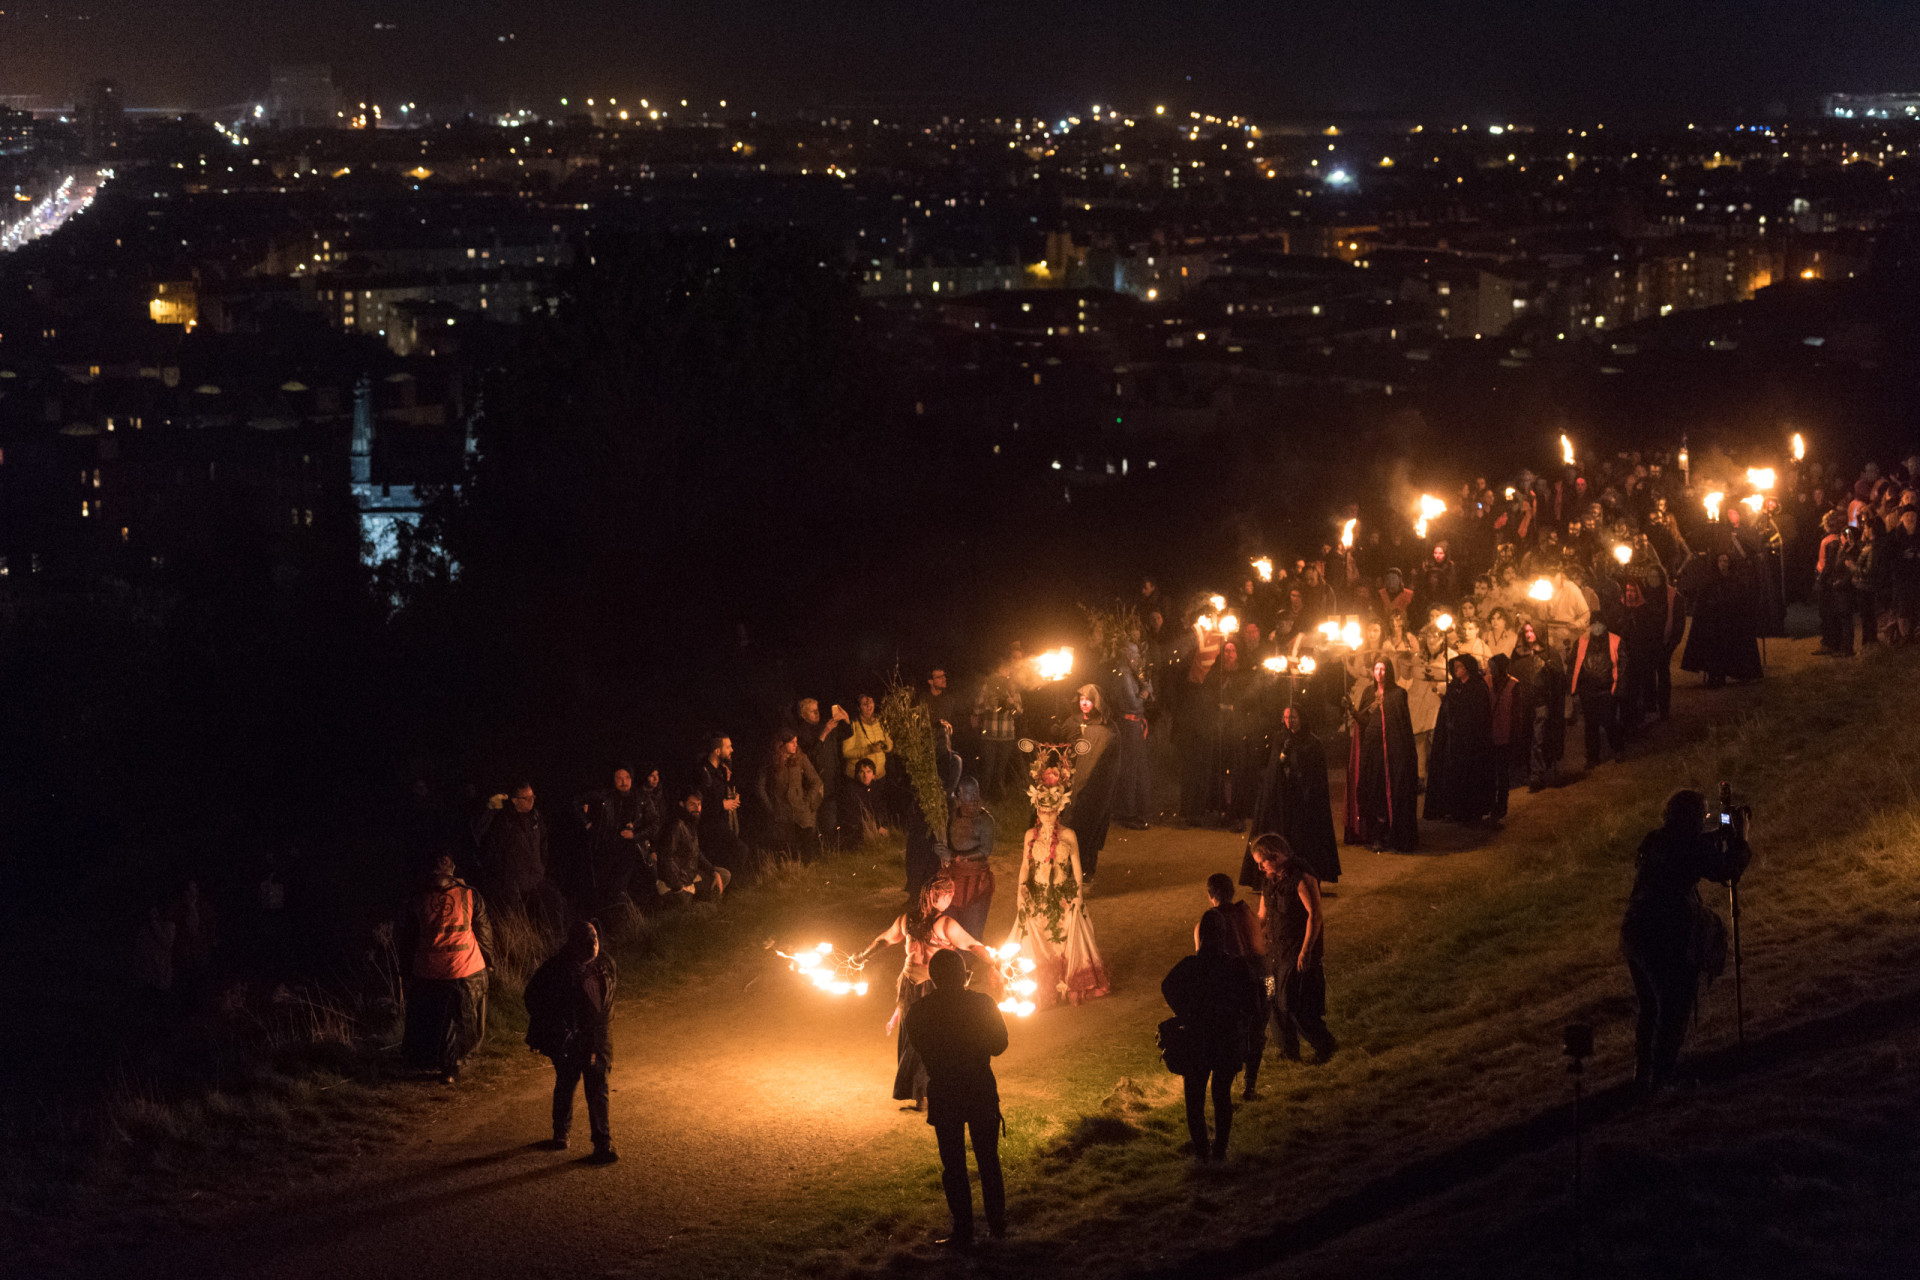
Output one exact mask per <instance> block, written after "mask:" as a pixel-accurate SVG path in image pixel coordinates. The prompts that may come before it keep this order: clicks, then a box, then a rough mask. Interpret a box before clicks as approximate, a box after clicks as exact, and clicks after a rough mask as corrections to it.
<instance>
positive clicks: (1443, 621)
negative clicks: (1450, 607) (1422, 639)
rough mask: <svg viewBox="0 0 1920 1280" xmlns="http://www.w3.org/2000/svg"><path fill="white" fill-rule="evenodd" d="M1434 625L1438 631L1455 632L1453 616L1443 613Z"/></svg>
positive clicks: (1434, 621) (1435, 620)
mask: <svg viewBox="0 0 1920 1280" xmlns="http://www.w3.org/2000/svg"><path fill="white" fill-rule="evenodd" d="M1433 625H1434V629H1435V630H1437V631H1451V630H1453V615H1452V614H1450V613H1443V614H1441V615H1440V616H1439V617H1437V618H1435V619H1434V620H1433Z"/></svg>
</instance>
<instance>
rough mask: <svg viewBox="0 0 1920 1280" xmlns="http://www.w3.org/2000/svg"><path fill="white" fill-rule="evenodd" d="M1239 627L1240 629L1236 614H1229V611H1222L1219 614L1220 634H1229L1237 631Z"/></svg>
mask: <svg viewBox="0 0 1920 1280" xmlns="http://www.w3.org/2000/svg"><path fill="white" fill-rule="evenodd" d="M1239 629H1240V619H1239V617H1238V616H1237V615H1235V614H1231V613H1223V614H1221V615H1220V634H1221V635H1223V636H1230V635H1232V634H1233V633H1234V632H1236V631H1238V630H1239Z"/></svg>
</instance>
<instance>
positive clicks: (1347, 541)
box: [1340, 519, 1360, 551]
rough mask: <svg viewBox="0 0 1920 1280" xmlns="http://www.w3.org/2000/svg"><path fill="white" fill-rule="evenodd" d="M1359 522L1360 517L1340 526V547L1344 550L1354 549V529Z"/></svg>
mask: <svg viewBox="0 0 1920 1280" xmlns="http://www.w3.org/2000/svg"><path fill="white" fill-rule="evenodd" d="M1359 523H1360V521H1359V520H1358V519H1353V520H1349V521H1347V522H1346V523H1345V524H1343V525H1341V526H1340V549H1341V550H1342V551H1351V550H1353V529H1354V526H1355V525H1357V524H1359Z"/></svg>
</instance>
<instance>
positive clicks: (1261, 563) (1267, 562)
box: [1253, 556, 1273, 582]
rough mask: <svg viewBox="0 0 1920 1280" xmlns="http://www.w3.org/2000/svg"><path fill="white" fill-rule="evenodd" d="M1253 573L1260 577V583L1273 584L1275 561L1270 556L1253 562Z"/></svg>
mask: <svg viewBox="0 0 1920 1280" xmlns="http://www.w3.org/2000/svg"><path fill="white" fill-rule="evenodd" d="M1253 571H1254V572H1255V573H1257V574H1259V575H1260V581H1262V582H1272V581H1273V560H1272V559H1271V558H1270V557H1268V556H1261V557H1260V558H1259V559H1258V560H1255V561H1254V562H1253Z"/></svg>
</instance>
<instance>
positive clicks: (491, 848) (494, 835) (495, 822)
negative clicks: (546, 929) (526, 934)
mask: <svg viewBox="0 0 1920 1280" xmlns="http://www.w3.org/2000/svg"><path fill="white" fill-rule="evenodd" d="M473 838H474V840H475V841H476V842H477V843H478V844H479V846H480V884H481V887H482V888H483V890H484V891H485V893H486V895H487V900H488V901H489V902H491V903H492V904H493V906H494V908H495V909H496V910H499V911H510V910H512V909H514V908H515V907H518V908H519V909H521V910H522V911H525V912H526V913H527V916H528V918H529V919H532V920H535V921H539V922H542V923H551V922H553V921H555V920H558V919H559V916H560V904H559V903H558V901H557V900H556V899H557V897H558V895H557V894H556V893H555V892H554V890H553V888H552V886H551V885H550V884H549V883H548V881H547V867H548V857H547V824H546V822H545V821H544V820H543V819H542V818H541V816H540V810H539V809H537V808H535V807H534V795H533V785H532V784H531V783H527V782H521V783H517V784H515V785H514V786H513V787H512V788H511V789H510V790H509V791H508V792H507V793H506V794H505V795H496V796H493V797H492V798H490V799H489V800H488V801H487V807H486V808H484V809H482V810H481V811H480V816H479V817H478V818H476V819H474V824H473Z"/></svg>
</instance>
